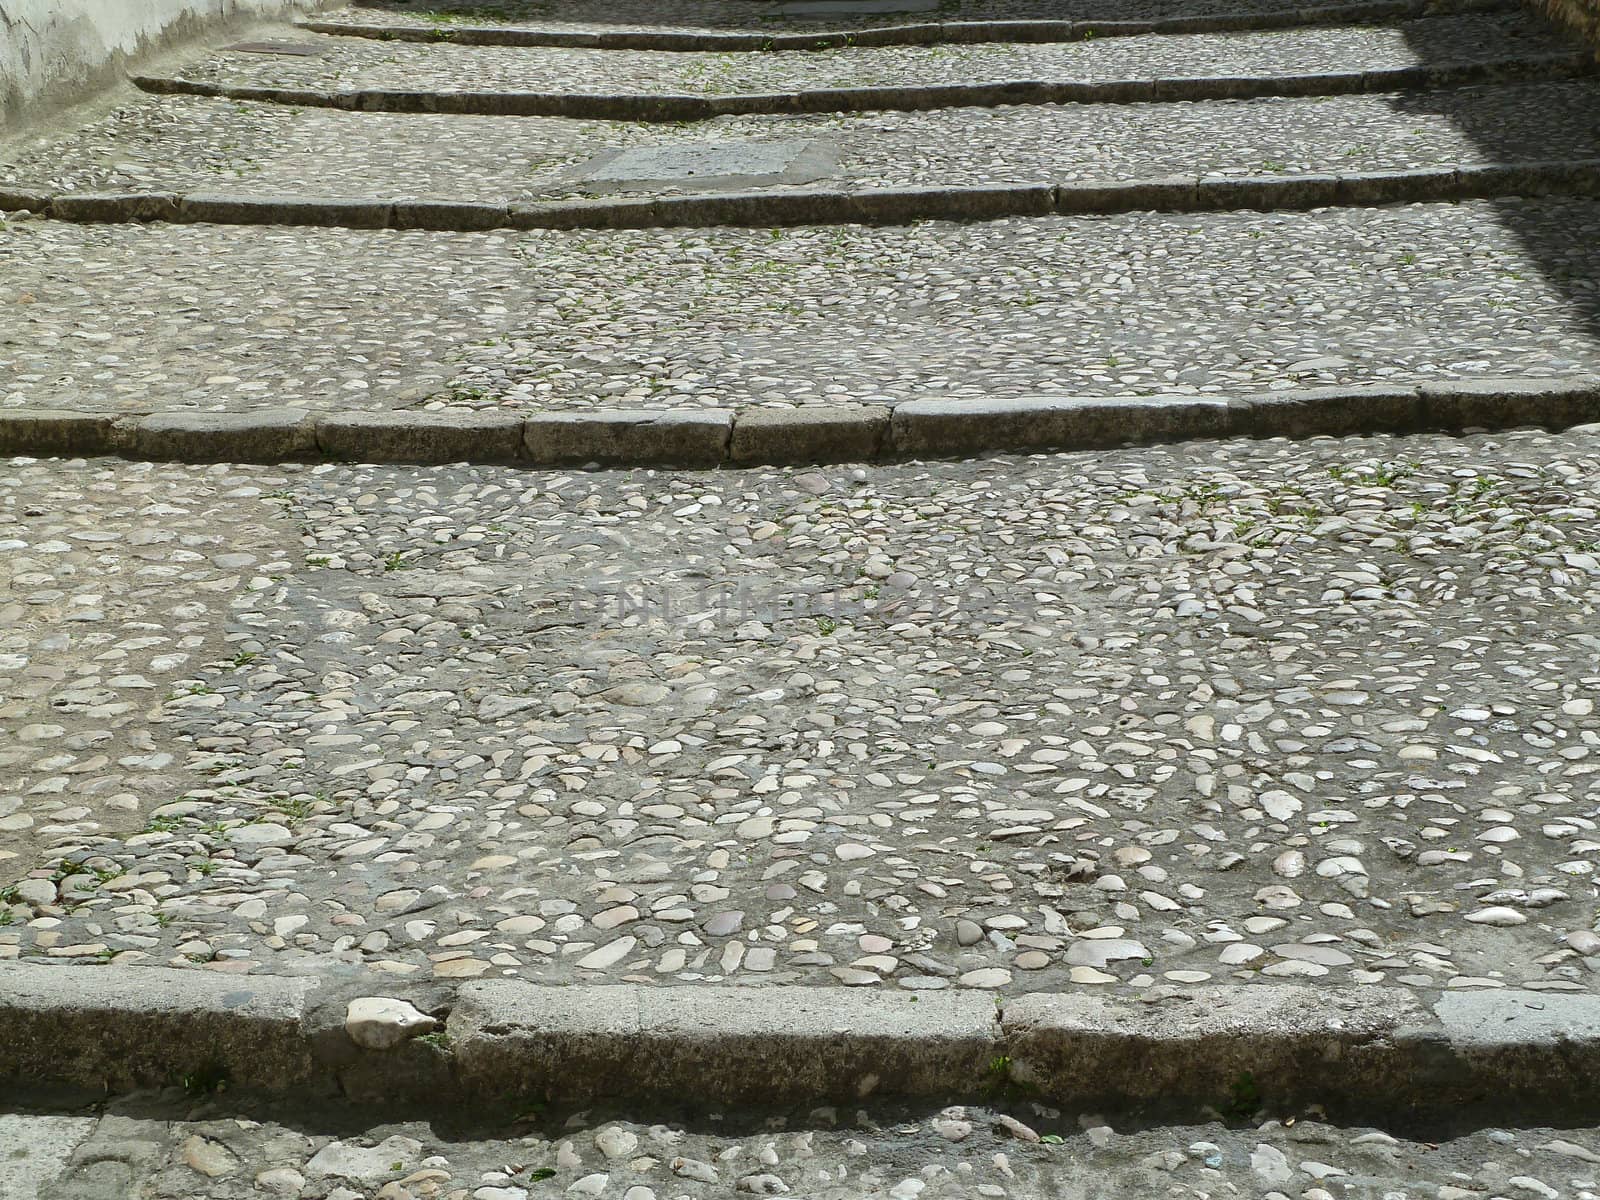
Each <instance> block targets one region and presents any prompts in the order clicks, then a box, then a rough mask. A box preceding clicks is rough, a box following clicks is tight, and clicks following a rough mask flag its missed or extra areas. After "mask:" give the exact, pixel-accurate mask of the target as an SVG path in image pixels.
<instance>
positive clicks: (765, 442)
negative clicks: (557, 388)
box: [0, 376, 1600, 468]
mask: <svg viewBox="0 0 1600 1200" xmlns="http://www.w3.org/2000/svg"><path fill="white" fill-rule="evenodd" d="M1596 422H1600V377H1587V376H1579V377H1572V378H1550V379H1541V378H1527V377H1503V378H1488V379H1458V380H1443V381H1439V382H1437V383H1429V384H1423V385H1419V386H1405V385H1384V384H1348V385H1338V386H1332V387H1317V388H1290V389H1284V390H1280V391H1270V392H1260V393H1256V394H1253V395H1245V396H1235V397H1227V396H1209V395H1201V396H1194V395H1164V396H1160V395H1158V396H1135V397H1092V396H1076V397H1075V396H1042V397H1024V398H1020V399H1008V400H908V401H903V402H901V403H900V404H898V405H893V406H889V405H859V406H839V407H825V406H817V407H804V408H794V409H776V408H759V407H748V408H744V409H731V408H730V409H689V408H683V409H626V410H621V409H618V410H613V409H592V410H586V411H585V410H566V411H535V412H529V413H476V412H473V413H467V412H462V413H452V412H448V411H440V410H430V411H409V410H405V411H399V412H334V413H320V414H319V413H310V412H305V411H302V410H297V409H261V410H254V411H249V412H239V413H203V412H193V411H188V410H176V411H169V412H158V413H148V414H131V415H118V414H110V413H96V412H73V411H65V410H62V411H55V410H49V409H38V408H31V409H0V454H8V455H33V456H55V455H76V456H85V457H89V456H97V455H121V456H123V457H127V458H136V459H148V460H154V461H165V462H219V461H233V462H289V461H344V462H374V463H384V462H390V463H423V464H427V463H434V464H439V463H454V462H469V463H512V464H516V463H520V464H523V465H529V466H558V465H587V464H595V465H599V466H614V467H652V466H668V467H700V468H714V467H754V466H785V465H799V464H804V463H849V462H879V461H893V460H903V459H917V458H959V457H970V456H974V455H980V454H985V453H1004V452H1033V451H1038V452H1043V451H1070V450H1087V449H1100V448H1107V447H1113V446H1123V445H1146V444H1151V443H1159V442H1175V441H1185V440H1193V439H1218V438H1233V437H1253V438H1274V437H1285V438H1304V437H1315V436H1331V437H1339V436H1349V435H1360V434H1379V433H1391V434H1404V433H1423V432H1430V431H1435V432H1437V431H1444V432H1449V431H1457V430H1497V429H1514V428H1519V427H1520V428H1526V427H1543V428H1547V429H1566V428H1570V427H1571V426H1574V425H1587V424H1593V423H1596Z"/></svg>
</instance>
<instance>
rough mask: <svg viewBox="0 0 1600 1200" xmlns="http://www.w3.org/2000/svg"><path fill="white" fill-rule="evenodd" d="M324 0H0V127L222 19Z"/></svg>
mask: <svg viewBox="0 0 1600 1200" xmlns="http://www.w3.org/2000/svg"><path fill="white" fill-rule="evenodd" d="M323 3H324V0H0V125H8V124H12V123H14V122H16V121H18V120H19V119H20V118H21V116H22V114H23V113H24V112H25V111H26V112H30V113H31V112H33V111H35V110H37V109H41V108H43V107H46V106H52V105H55V104H60V103H67V102H70V101H72V100H73V99H76V98H77V97H79V96H81V95H83V94H84V93H86V92H88V91H89V90H91V89H93V88H96V87H100V86H103V85H105V84H108V83H110V82H112V81H113V80H115V79H116V78H117V75H118V73H119V72H120V71H122V70H123V69H124V68H125V67H126V66H127V64H128V63H129V62H130V61H131V60H133V59H136V58H138V57H139V56H141V55H144V54H148V53H151V52H152V51H156V50H159V49H161V48H162V47H163V46H166V45H170V44H172V43H174V42H176V41H179V40H180V39H183V38H188V37H194V36H196V35H197V34H200V33H202V32H204V31H206V30H207V29H208V28H211V29H214V28H216V27H219V26H222V25H225V24H227V23H230V22H233V23H239V24H243V23H245V22H248V21H250V20H254V19H257V18H269V17H281V16H284V15H285V14H290V13H294V12H304V11H307V10H310V9H313V8H318V7H321V6H322V4H323Z"/></svg>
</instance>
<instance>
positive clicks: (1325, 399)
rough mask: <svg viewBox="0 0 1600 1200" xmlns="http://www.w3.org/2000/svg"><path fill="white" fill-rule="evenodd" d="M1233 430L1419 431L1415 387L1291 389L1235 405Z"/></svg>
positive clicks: (1298, 433) (1265, 433)
mask: <svg viewBox="0 0 1600 1200" xmlns="http://www.w3.org/2000/svg"><path fill="white" fill-rule="evenodd" d="M1233 411H1234V418H1233V422H1232V426H1233V429H1234V431H1235V432H1238V433H1248V434H1251V435H1253V436H1255V437H1314V436H1318V435H1322V436H1332V437H1338V436H1341V435H1345V434H1355V433H1374V432H1379V431H1382V432H1388V433H1405V432H1408V431H1411V430H1416V429H1422V428H1424V422H1423V417H1422V402H1421V400H1420V398H1419V397H1418V395H1417V389H1416V388H1414V387H1404V386H1400V385H1387V384H1366V385H1350V386H1344V387H1320V388H1292V389H1289V390H1286V391H1280V392H1260V393H1257V394H1255V395H1252V396H1246V397H1243V398H1241V399H1239V400H1237V401H1235V402H1234V405H1233Z"/></svg>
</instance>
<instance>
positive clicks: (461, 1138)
mask: <svg viewBox="0 0 1600 1200" xmlns="http://www.w3.org/2000/svg"><path fill="white" fill-rule="evenodd" d="M514 1117H520V1119H518V1120H516V1121H515V1123H514V1124H513V1118H514ZM351 1123H352V1122H351V1115H350V1114H349V1113H345V1114H340V1115H338V1116H336V1117H334V1118H333V1119H331V1120H330V1119H329V1116H328V1114H318V1113H315V1111H313V1112H312V1113H309V1114H308V1113H307V1112H306V1111H304V1109H300V1110H297V1111H296V1112H294V1113H293V1114H292V1115H284V1114H282V1113H275V1112H273V1111H271V1110H266V1111H253V1110H251V1109H248V1108H246V1109H244V1110H243V1111H242V1112H238V1111H235V1110H233V1109H231V1108H230V1107H228V1106H226V1104H225V1101H224V1102H223V1103H219V1102H218V1101H215V1100H206V1099H203V1098H201V1099H193V1098H185V1097H184V1096H183V1094H182V1093H181V1092H170V1093H164V1094H158V1095H149V1096H141V1097H136V1098H132V1099H130V1100H125V1101H121V1102H119V1103H117V1104H115V1105H113V1106H112V1107H111V1108H110V1109H108V1110H103V1109H89V1110H82V1111H77V1112H73V1113H71V1114H70V1115H55V1114H43V1113H34V1112H29V1111H26V1110H23V1111H17V1112H13V1113H12V1114H10V1115H3V1114H0V1183H3V1182H4V1181H5V1180H6V1178H7V1176H6V1172H7V1171H8V1170H10V1171H11V1172H13V1176H12V1177H13V1178H14V1179H18V1180H20V1181H21V1182H20V1185H19V1187H18V1190H16V1191H11V1192H8V1193H7V1197H8V1200H158V1198H159V1200H234V1198H235V1197H256V1196H291V1197H301V1198H302V1200H361V1198H363V1197H378V1198H380V1200H407V1198H415V1200H435V1198H437V1200H468V1198H469V1197H470V1198H471V1200H528V1198H529V1197H534V1198H537V1197H544V1196H556V1195H571V1196H602V1197H618V1198H621V1200H657V1198H659V1200H699V1198H702V1197H720V1196H743V1195H757V1196H760V1195H767V1196H772V1195H797V1196H806V1197H815V1198H817V1200H858V1198H860V1197H887V1198H888V1200H933V1198H935V1197H973V1198H975V1200H976V1198H979V1197H982V1198H990V1197H994V1198H999V1197H1032V1198H1037V1200H1088V1198H1090V1197H1094V1198H1096V1200H1099V1198H1105V1197H1117V1198H1119V1200H1120V1198H1126V1200H1143V1198H1145V1197H1151V1196H1169V1197H1174V1198H1185V1197H1192V1198H1194V1200H1207V1198H1210V1197H1216V1196H1259V1197H1266V1198H1268V1200H1284V1198H1286V1197H1303V1198H1304V1200H1347V1198H1348V1200H1357V1198H1366V1197H1371V1198H1373V1200H1377V1198H1378V1197H1384V1198H1386V1200H1388V1198H1394V1200H1409V1198H1411V1197H1416V1198H1418V1200H1422V1198H1427V1200H1434V1198H1436V1197H1437V1198H1438V1200H1475V1198H1477V1197H1491V1196H1498V1197H1507V1198H1515V1200H1529V1198H1540V1200H1558V1198H1563V1197H1565V1198H1571V1200H1593V1198H1594V1197H1595V1196H1597V1195H1600V1182H1597V1180H1600V1132H1597V1131H1595V1130H1593V1129H1576V1130H1574V1129H1483V1130H1476V1131H1473V1132H1470V1133H1458V1134H1456V1135H1454V1136H1447V1137H1442V1138H1437V1140H1423V1139H1422V1137H1420V1136H1419V1135H1415V1134H1413V1135H1412V1136H1410V1137H1407V1136H1404V1135H1401V1136H1397V1135H1396V1133H1393V1132H1389V1131H1385V1130H1382V1129H1374V1128H1368V1127H1362V1126H1340V1125H1332V1124H1329V1123H1327V1122H1326V1121H1325V1120H1319V1119H1316V1117H1315V1116H1314V1115H1313V1116H1305V1115H1299V1114H1297V1115H1285V1114H1256V1115H1255V1116H1254V1117H1253V1118H1252V1116H1251V1114H1249V1113H1248V1112H1243V1113H1237V1114H1236V1115H1235V1118H1234V1120H1233V1121H1232V1122H1231V1123H1227V1124H1224V1123H1222V1122H1220V1121H1217V1122H1211V1123H1206V1124H1196V1125H1176V1126H1165V1127H1159V1128H1142V1127H1140V1126H1139V1125H1137V1124H1132V1123H1129V1122H1126V1121H1124V1120H1122V1119H1120V1118H1117V1117H1112V1118H1110V1119H1109V1120H1108V1119H1107V1118H1105V1117H1102V1116H1100V1115H1098V1114H1083V1115H1079V1114H1072V1113H1062V1112H1060V1111H1058V1110H1055V1109H1050V1108H1046V1107H1044V1106H1042V1105H1038V1104H1031V1103H1028V1102H1012V1103H1004V1102H1001V1103H996V1104H993V1105H974V1106H960V1107H952V1108H947V1109H942V1110H940V1109H933V1110H920V1109H919V1110H888V1109H883V1108H872V1107H869V1108H865V1109H852V1108H848V1107H845V1108H819V1109H815V1110H811V1111H808V1112H807V1111H801V1112H794V1113H775V1114H771V1115H768V1116H753V1115H751V1114H737V1115H736V1114H726V1115H724V1114H719V1113H698V1114H695V1115H693V1116H688V1117H683V1116H680V1115H678V1114H670V1113H659V1112H652V1113H649V1114H640V1113H633V1112H627V1111H603V1110H590V1111H586V1112H579V1113H572V1114H570V1115H569V1114H565V1113H547V1112H544V1111H542V1110H535V1111H532V1112H529V1113H526V1114H514V1113H507V1114H505V1115H504V1116H503V1117H502V1118H501V1120H500V1122H498V1125H499V1127H498V1128H491V1129H487V1130H485V1129H480V1128H474V1127H467V1128H465V1129H461V1128H452V1127H451V1124H450V1123H442V1122H435V1123H433V1124H432V1125H426V1124H403V1123H396V1124H383V1125H377V1126H372V1127H367V1128H363V1129H361V1130H360V1131H359V1132H352V1131H351V1129H350V1126H351ZM30 1172H31V1174H32V1177H33V1179H34V1180H36V1181H37V1182H30V1179H29V1175H30Z"/></svg>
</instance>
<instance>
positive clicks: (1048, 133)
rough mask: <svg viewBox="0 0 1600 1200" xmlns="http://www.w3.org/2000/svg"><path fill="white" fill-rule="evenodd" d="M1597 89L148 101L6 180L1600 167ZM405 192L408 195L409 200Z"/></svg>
mask: <svg viewBox="0 0 1600 1200" xmlns="http://www.w3.org/2000/svg"><path fill="white" fill-rule="evenodd" d="M1585 111H1588V112H1593V111H1600V83H1596V82H1593V81H1589V80H1571V81H1562V82H1556V83H1544V84H1511V85H1502V86H1492V87H1475V88H1460V89H1451V90H1447V91H1443V92H1441V93H1439V95H1438V97H1437V99H1436V100H1434V101H1433V102H1432V103H1429V104H1428V105H1427V106H1426V107H1425V108H1424V107H1423V106H1422V105H1420V104H1418V102H1417V101H1416V100H1415V98H1414V97H1412V96H1410V95H1408V94H1391V95H1382V96H1324V97H1305V98H1270V99H1260V100H1242V101H1223V102H1217V103H1206V104H1177V105H1174V104H1127V105H1081V104H1068V105H1036V106H1024V105H1016V106H1010V107H1004V108H996V109H987V108H956V109H940V110H936V111H933V112H924V113H898V112H886V113H856V114H842V115H834V114H818V115H810V116H781V117H724V118H719V119H717V120H714V121H710V122H706V123H704V124H696V125H681V126H670V125H669V126H666V127H664V128H663V127H662V126H659V125H653V124H642V123H629V122H621V121H581V120H570V119H562V118H547V117H493V116H446V115H440V114H433V113H423V114H406V115H398V116H397V115H388V114H373V113H350V112H340V111H337V110H329V109H300V108H290V107H285V106H283V105H275V104H257V103H250V102H235V101H227V100H212V99H205V98H200V97H191V96H164V97H153V96H147V97H142V98H140V99H139V100H137V101H135V102H132V103H129V104H126V105H122V106H119V107H118V108H116V109H115V110H113V111H112V112H111V113H110V114H108V115H107V116H106V117H105V118H104V119H102V120H100V121H98V122H95V123H93V124H90V125H87V126H84V127H82V128H76V129H73V130H71V131H70V132H67V133H65V134H60V135H54V136H50V137H48V138H42V139H40V140H39V141H38V142H37V143H35V144H33V145H28V146H25V147H18V148H16V149H15V150H13V151H12V152H11V155H10V160H9V162H7V163H5V164H3V165H0V170H4V171H5V172H6V174H7V175H8V176H9V177H11V178H12V179H13V180H15V181H16V182H19V183H24V184H33V185H35V186H43V187H45V188H47V189H50V190H70V191H85V192H96V191H128V190H143V189H148V188H156V189H159V190H167V191H184V192H188V191H203V192H207V193H223V194H228V193H232V194H238V195H245V196H249V195H257V194H261V193H263V192H264V193H268V194H274V195H300V196H322V197H330V196H333V197H372V196H391V195H394V194H396V193H397V191H400V190H403V192H404V194H405V195H406V196H407V197H410V198H419V197H430V198H440V199H447V200H483V201H491V202H500V203H504V202H507V201H518V200H533V199H543V198H551V197H558V196H564V195H572V194H584V195H601V194H608V193H616V192H622V191H626V192H628V193H629V194H634V195H638V194H659V195H670V194H673V193H683V192H692V191H704V190H706V187H707V184H708V183H709V184H710V186H711V187H715V186H717V181H716V180H715V179H711V180H709V181H708V180H705V179H703V178H698V177H685V178H682V179H678V180H660V181H632V180H627V179H608V178H605V177H604V176H602V177H601V178H592V177H591V176H592V175H593V174H594V172H593V170H592V168H591V167H590V165H589V160H591V159H593V158H595V157H596V155H598V154H603V153H605V152H606V151H611V150H622V149H630V148H640V147H647V146H648V147H657V146H668V147H680V148H683V149H686V150H692V149H694V148H696V147H699V146H702V145H704V144H705V142H706V141H707V139H713V140H715V141H716V142H718V143H720V144H723V145H728V146H746V145H749V146H753V147H757V148H759V147H763V146H768V145H776V146H778V147H789V146H794V145H796V144H797V143H800V144H805V145H809V146H811V147H814V148H815V152H816V153H817V155H818V156H819V163H818V166H817V168H816V169H815V170H814V171H812V172H808V173H806V174H804V175H801V176H799V177H797V178H794V179H792V180H784V181H780V182H775V183H772V184H770V185H768V186H767V188H766V189H763V190H774V191H778V190H786V189H789V188H793V187H795V186H818V185H820V186H826V187H828V188H830V189H836V188H844V189H847V190H853V189H857V188H871V187H893V186H922V187H950V186H960V185H977V184H992V183H1041V182H1051V183H1056V182H1063V181H1066V180H1096V181H1102V180H1104V181H1116V180H1130V179H1149V178H1153V177H1154V178H1160V177H1165V176H1170V175H1179V174H1187V175H1195V174H1200V173H1206V174H1218V175H1273V174H1282V175H1296V174H1303V173H1324V174H1329V173H1337V172H1351V171H1374V170H1403V169H1407V168H1412V167H1439V166H1456V165H1468V164H1474V163H1499V162H1525V161H1529V160H1548V159H1550V158H1562V157H1566V158H1600V126H1597V125H1595V124H1594V123H1593V122H1587V123H1586V122H1580V121H1574V120H1573V119H1572V114H1573V113H1574V112H1585ZM396 180H403V181H404V183H403V184H402V185H400V186H399V188H397V185H396V183H395V181H396Z"/></svg>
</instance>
